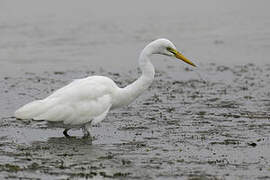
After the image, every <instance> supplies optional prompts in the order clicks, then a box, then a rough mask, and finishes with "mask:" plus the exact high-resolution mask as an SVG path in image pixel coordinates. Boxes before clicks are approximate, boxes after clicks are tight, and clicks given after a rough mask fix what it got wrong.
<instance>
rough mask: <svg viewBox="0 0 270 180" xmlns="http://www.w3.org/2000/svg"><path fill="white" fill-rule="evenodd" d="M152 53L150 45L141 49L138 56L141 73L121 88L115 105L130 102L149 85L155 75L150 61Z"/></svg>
mask: <svg viewBox="0 0 270 180" xmlns="http://www.w3.org/2000/svg"><path fill="white" fill-rule="evenodd" d="M152 54H153V53H152V48H151V46H146V47H145V48H144V49H143V51H142V52H141V54H140V57H139V67H140V69H141V71H142V74H141V76H140V77H139V78H138V79H137V80H136V81H134V82H133V83H131V84H130V85H128V86H126V87H125V88H122V89H121V91H120V93H119V96H118V98H119V101H118V102H117V103H116V105H115V106H116V107H121V106H124V105H128V104H130V103H131V102H132V101H134V100H135V99H136V98H137V97H138V96H139V95H141V94H142V93H143V92H144V91H145V90H147V88H148V87H149V86H150V85H151V83H152V82H153V80H154V76H155V69H154V66H153V64H152V63H151V61H150V56H151V55H152Z"/></svg>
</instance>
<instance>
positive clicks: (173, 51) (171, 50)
mask: <svg viewBox="0 0 270 180" xmlns="http://www.w3.org/2000/svg"><path fill="white" fill-rule="evenodd" d="M167 50H168V51H169V52H171V53H173V54H175V50H174V49H173V48H171V47H167Z"/></svg>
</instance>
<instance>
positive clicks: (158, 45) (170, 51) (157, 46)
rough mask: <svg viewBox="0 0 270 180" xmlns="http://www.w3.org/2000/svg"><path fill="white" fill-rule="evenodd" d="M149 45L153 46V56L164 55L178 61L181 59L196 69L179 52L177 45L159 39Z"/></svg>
mask: <svg viewBox="0 0 270 180" xmlns="http://www.w3.org/2000/svg"><path fill="white" fill-rule="evenodd" d="M149 45H150V46H151V49H152V54H162V55H166V56H171V57H176V58H177V59H180V60H182V61H184V62H185V63H188V64H190V65H192V66H195V67H196V65H195V64H194V63H192V62H191V61H190V60H189V59H187V58H186V57H185V56H183V55H182V54H181V53H180V52H179V51H177V49H176V47H175V45H174V44H173V43H172V42H171V41H169V40H168V39H157V40H155V41H153V42H152V43H150V44H149Z"/></svg>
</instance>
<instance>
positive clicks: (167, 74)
mask: <svg viewBox="0 0 270 180" xmlns="http://www.w3.org/2000/svg"><path fill="white" fill-rule="evenodd" d="M181 65H182V64H181ZM165 70H166V71H165ZM165 70H164V71H157V73H156V78H155V81H154V83H153V84H152V86H151V87H150V89H149V91H147V92H146V93H145V94H144V95H142V96H141V97H140V98H139V99H138V100H136V101H135V102H134V103H133V104H131V105H129V106H128V107H125V108H122V109H118V110H115V111H112V112H110V113H109V114H108V116H107V118H106V119H105V120H104V121H103V122H102V123H101V124H100V125H99V126H96V127H93V128H92V135H93V136H94V140H93V142H92V143H91V142H90V141H88V140H87V139H81V138H80V137H81V136H82V133H81V131H78V130H74V131H71V135H73V136H76V137H74V138H71V139H67V138H65V137H64V136H63V134H62V131H63V129H61V128H48V127H47V125H46V123H45V122H38V123H36V122H32V121H20V120H16V119H15V118H14V117H12V114H13V112H14V110H16V109H17V108H18V107H19V106H21V105H23V104H25V103H27V102H29V101H31V100H34V99H38V98H43V97H45V96H47V95H49V94H50V93H51V92H52V91H54V90H55V89H57V88H59V87H61V86H63V85H65V84H67V83H68V82H70V80H71V79H74V78H80V77H85V76H88V75H92V74H102V75H106V76H109V77H111V78H112V79H114V80H115V81H116V82H117V83H118V84H119V86H122V87H123V86H125V85H127V84H129V83H131V82H132V81H133V80H134V79H135V77H137V76H138V72H137V70H133V71H130V72H128V73H115V72H106V71H102V72H100V71H96V72H92V71H90V72H89V71H82V70H73V71H63V72H60V71H57V72H40V73H25V74H24V75H23V76H20V77H8V76H6V77H3V78H1V79H0V87H1V88H0V93H1V95H0V97H1V109H0V112H1V122H0V156H1V158H0V178H1V179H4V178H6V179H19V178H21V179H80V178H81V179H87V178H89V179H90V178H95V179H190V180H191V179H192V180H195V179H196V180H197V179H198V180H199V179H200V180H204V179H269V178H270V153H269V149H270V138H269V135H270V91H269V88H270V77H269V76H270V65H265V66H257V65H254V64H246V65H241V66H219V65H216V64H208V65H202V66H201V67H200V68H198V69H191V68H186V67H183V66H169V67H167V68H165Z"/></svg>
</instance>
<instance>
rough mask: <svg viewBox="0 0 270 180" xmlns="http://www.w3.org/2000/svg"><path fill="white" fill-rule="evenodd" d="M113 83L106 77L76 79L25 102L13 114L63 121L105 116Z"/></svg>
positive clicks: (25, 117) (69, 122)
mask: <svg viewBox="0 0 270 180" xmlns="http://www.w3.org/2000/svg"><path fill="white" fill-rule="evenodd" d="M115 87H116V85H115V84H114V82H113V81H112V80H111V79H109V78H107V77H102V76H91V77H88V78H85V79H78V80H75V81H73V82H72V83H70V84H68V85H67V86H64V87H63V88H60V89H58V90H57V91H55V92H54V93H53V94H51V95H50V96H48V97H47V98H45V99H43V100H38V101H33V102H31V103H29V104H26V105H25V106H23V107H22V108H20V109H18V110H17V111H16V112H15V117H17V118H19V119H34V120H47V121H53V122H60V121H62V122H63V123H64V124H67V125H77V124H83V123H87V122H89V121H92V120H93V119H95V118H97V117H103V116H102V115H104V114H105V116H106V114H107V113H108V111H109V109H110V107H111V105H112V96H111V93H112V91H113V88H115ZM105 116H104V117H103V119H104V118H105ZM97 119H98V118H97ZM99 119H101V118H99Z"/></svg>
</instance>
